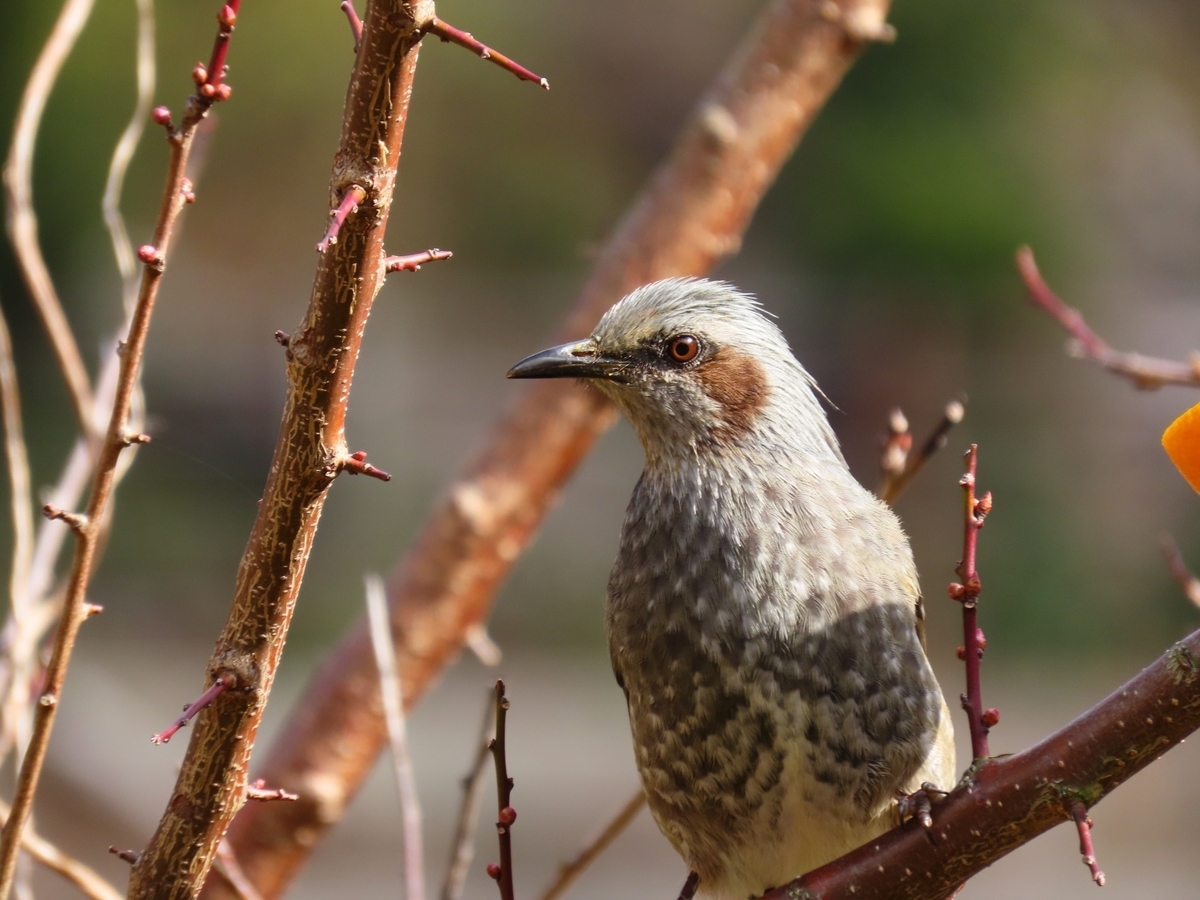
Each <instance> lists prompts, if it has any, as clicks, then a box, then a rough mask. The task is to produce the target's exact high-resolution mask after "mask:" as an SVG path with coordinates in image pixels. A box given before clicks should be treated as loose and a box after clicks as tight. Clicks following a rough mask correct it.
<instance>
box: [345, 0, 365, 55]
mask: <svg viewBox="0 0 1200 900" xmlns="http://www.w3.org/2000/svg"><path fill="white" fill-rule="evenodd" d="M342 12H344V13H345V14H346V19H347V20H348V21H349V22H350V33H351V34H353V35H354V52H355V53H357V52H358V48H359V47H361V46H362V19H360V18H359V17H358V12H357V11H356V10H355V9H354V3H353V2H352V0H342Z"/></svg>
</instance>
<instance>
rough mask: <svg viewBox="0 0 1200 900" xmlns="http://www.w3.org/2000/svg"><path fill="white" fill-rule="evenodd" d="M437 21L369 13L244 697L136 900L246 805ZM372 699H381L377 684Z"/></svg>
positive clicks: (258, 570) (188, 765) (173, 888)
mask: <svg viewBox="0 0 1200 900" xmlns="http://www.w3.org/2000/svg"><path fill="white" fill-rule="evenodd" d="M431 15H432V6H431V4H429V3H428V2H426V0H372V2H370V3H368V5H367V9H366V15H365V19H364V23H363V37H362V46H361V47H360V48H359V52H358V54H357V56H356V58H355V63H354V69H353V74H352V75H351V78H350V86H349V89H348V91H347V95H346V106H345V113H344V117H343V120H342V133H341V139H340V142H339V146H338V150H337V153H336V155H335V157H334V160H335V161H334V171H333V174H332V180H331V184H330V191H329V194H330V196H331V197H334V198H338V200H337V201H336V202H337V203H339V204H340V198H342V197H344V196H345V195H346V194H347V192H349V191H350V190H352V188H353V187H354V186H357V187H360V188H362V190H363V191H364V194H363V198H362V201H361V202H359V203H358V204H357V205H358V212H357V213H356V214H355V215H353V216H352V217H350V218H348V219H346V221H345V222H344V223H343V224H342V227H341V228H340V233H339V234H338V240H337V243H336V244H331V245H329V247H328V248H327V249H326V251H325V252H324V253H322V254H321V256H320V257H319V259H318V262H317V271H316V276H315V278H314V283H313V292H312V297H311V299H310V301H309V306H308V309H307V311H306V313H305V317H304V320H303V321H302V322H301V324H300V326H299V328H298V329H297V330H296V331H295V333H294V334H293V335H292V336H291V338H290V340H289V342H288V352H287V381H288V388H287V397H286V401H285V405H284V410H283V416H282V422H281V424H280V430H279V437H278V440H277V443H276V446H275V453H274V457H273V459H272V462H271V469H270V474H269V476H268V479H267V485H266V488H265V490H264V493H263V497H262V500H261V501H260V504H259V508H258V513H257V516H256V518H255V522H254V526H253V529H252V531H251V533H250V537H249V540H248V542H247V544H246V549H245V552H244V555H243V557H242V561H241V564H240V565H239V568H238V576H237V583H236V587H235V591H234V596H233V601H232V605H231V609H230V612H229V617H228V619H227V620H226V623H225V627H224V629H223V631H222V633H221V635H220V637H219V638H218V640H217V643H216V647H215V649H214V652H213V655H212V657H211V658H210V661H209V665H208V677H210V678H216V677H217V676H218V675H220V674H221V673H223V672H229V673H232V674H233V675H235V676H236V677H237V681H238V687H239V689H238V690H236V691H230V692H227V693H225V694H224V695H223V696H222V697H221V698H220V700H219V701H218V702H217V703H216V704H215V705H214V706H213V707H212V708H211V709H210V710H207V711H206V712H204V713H202V714H201V715H200V716H198V717H197V719H196V722H195V725H194V728H193V730H192V733H191V740H190V742H189V745H188V750H187V754H186V755H185V757H184V760H183V763H182V768H181V770H180V773H179V776H178V779H177V780H176V783H175V788H174V790H173V791H172V793H171V799H170V802H169V803H168V804H167V808H166V810H165V812H164V813H163V816H162V819H161V820H160V822H159V824H158V828H157V829H156V830H155V833H154V836H153V837H152V839H151V841H150V844H149V846H148V847H147V848H146V850H145V852H144V853H143V854H142V855H141V857H140V858H139V860H138V862H137V864H136V865H135V866H134V868H133V872H132V874H131V878H130V887H129V897H130V900H149V898H155V900H163V898H167V900H185V898H191V897H193V896H195V895H196V894H197V893H198V892H199V890H200V887H201V885H202V884H203V883H204V879H205V877H206V876H207V874H208V870H209V867H210V866H211V864H212V860H213V857H214V856H215V854H216V852H217V847H218V845H219V844H220V841H221V839H222V837H223V835H224V834H225V831H226V829H227V828H228V827H229V824H230V822H231V821H232V820H233V818H234V816H235V815H236V814H237V812H238V810H239V809H240V808H241V807H242V806H243V803H244V799H245V777H246V776H245V773H246V770H247V768H248V764H249V759H250V754H251V751H252V749H253V746H254V738H255V736H256V734H257V731H258V727H259V723H260V722H261V719H262V714H263V710H264V708H265V706H266V703H267V698H268V694H269V692H270V689H271V685H272V682H273V680H274V677H275V672H276V668H277V666H278V664H279V659H280V656H281V654H282V652H283V646H284V642H285V641H286V639H287V631H288V626H289V625H290V623H291V617H292V611H293V609H294V605H295V600H296V595H297V593H298V591H299V589H300V584H301V582H302V580H303V576H304V570H305V566H306V563H307V561H308V554H309V552H310V549H311V547H312V542H313V539H314V536H315V534H316V529H317V524H318V521H319V518H320V514H321V510H322V507H323V506H324V502H325V498H326V496H327V495H328V491H329V487H330V485H331V484H332V482H333V479H334V477H335V476H336V474H337V473H338V471H339V470H340V468H341V467H342V463H343V460H346V459H349V458H351V455H350V454H349V452H348V451H347V448H346V440H345V430H344V429H345V417H346V405H347V402H348V398H349V394H350V387H351V384H352V381H353V376H354V369H355V364H356V362H357V359H358V353H359V348H360V346H361V342H362V336H363V332H364V329H365V327H366V321H367V317H368V315H369V314H370V311H371V305H372V302H373V300H374V298H375V295H376V293H377V291H378V289H379V287H380V283H381V279H382V277H383V258H384V255H385V254H384V251H383V237H384V233H385V230H386V228H387V224H388V216H389V212H390V211H391V209H392V208H393V204H392V193H393V188H394V184H395V177H396V165H397V163H398V161H399V158H400V147H401V140H402V137H403V133H404V125H405V120H406V117H407V112H408V102H409V98H410V96H411V93H412V78H413V72H414V70H415V68H416V63H417V51H418V47H419V42H420V25H421V24H422V23H423V22H424V21H426V20H427V19H428V18H429V17H430V16H431ZM217 57H218V54H217V52H216V51H214V59H217ZM205 74H206V79H208V80H207V81H206V83H210V84H211V83H213V81H212V79H213V78H219V74H220V73H219V71H214V67H213V66H211V65H210V70H209V71H208V72H206V73H205ZM217 87H218V88H219V87H221V85H220V84H219V83H218V84H217ZM215 96H220V93H219V91H217V93H216V94H215ZM367 654H368V655H367V656H366V658H365V660H364V661H365V662H366V664H367V666H369V667H370V668H371V669H372V674H374V671H373V670H374V666H373V665H372V662H371V658H370V655H369V654H370V649H369V644H368V645H367ZM406 683H407V680H406ZM372 693H373V694H374V695H375V696H378V685H377V684H376V685H375V686H374V690H373V692H372ZM374 709H377V707H375V708H374ZM264 775H265V778H266V780H267V781H268V782H269V783H270V784H273V785H278V786H279V787H281V788H283V789H286V790H292V791H294V792H295V793H297V794H299V795H300V799H299V800H297V801H296V802H295V803H286V804H284V803H266V804H255V805H253V806H251V807H250V808H249V810H248V811H247V812H248V813H251V814H253V813H257V812H259V811H261V810H263V809H269V808H280V807H284V806H287V807H294V806H305V807H311V805H312V803H313V802H314V799H315V798H313V795H312V792H311V791H310V790H308V789H307V787H306V786H305V785H302V784H298V783H297V782H294V781H291V780H287V779H279V778H276V777H274V775H273V774H270V773H264ZM231 846H232V848H233V851H234V853H235V854H236V856H237V858H238V860H239V861H240V862H241V865H242V868H243V869H244V870H245V871H246V874H247V875H248V876H249V877H250V879H251V881H253V882H255V883H258V881H259V879H258V878H257V877H256V873H255V871H254V867H253V865H252V857H249V856H247V854H246V852H245V850H244V848H242V847H241V846H239V845H238V844H237V843H236V842H233V843H232V844H231ZM260 889H261V885H260Z"/></svg>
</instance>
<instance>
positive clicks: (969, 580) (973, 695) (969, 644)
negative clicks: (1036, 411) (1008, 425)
mask: <svg viewBox="0 0 1200 900" xmlns="http://www.w3.org/2000/svg"><path fill="white" fill-rule="evenodd" d="M978 459H979V448H978V447H977V446H976V445H975V444H972V445H971V449H970V450H968V451H967V454H966V460H967V473H966V474H965V475H963V477H962V479H961V480H960V481H959V484H961V485H962V489H963V501H964V503H963V555H962V561H961V562H960V563H959V564H958V568H957V569H956V570H955V571H956V572H957V573H958V577H959V578H961V579H962V583H961V584H960V583H958V582H954V583H953V584H951V585H950V599H952V600H957V601H958V602H959V603H961V604H962V610H963V646H961V647H959V648H958V653H959V659H961V660H963V661H964V662H965V663H966V667H967V692H966V693H965V694H963V696H962V707H963V709H964V710H965V711H966V713H967V724H968V725H969V726H970V729H971V756H972V758H973V759H975V760H980V759H986V758H987V757H989V756H991V755H992V754H991V751H990V750H989V749H988V730H989V729H990V728H991V727H992V726H993V725H995V724H996V723H997V722H999V721H1000V713H999V712H997V711H996V710H994V709H988V710H985V709H984V708H983V692H982V688H981V686H980V682H979V664H980V662H981V661H982V660H983V651H984V648H985V647H987V641H986V640H985V639H984V636H983V631H982V630H981V629H980V628H979V624H978V621H977V613H978V610H977V607H978V604H979V592H980V590H981V589H982V585H981V584H980V582H979V572H977V571H976V570H975V551H976V548H977V546H978V543H979V530H980V529H981V528H983V521H984V519H985V518H986V517H987V514H988V513H989V512H991V509H992V494H991V491H989V492H988V493H986V494H984V495H983V496H982V497H981V498H979V499H978V500H976V499H975V469H976V465H977V463H978Z"/></svg>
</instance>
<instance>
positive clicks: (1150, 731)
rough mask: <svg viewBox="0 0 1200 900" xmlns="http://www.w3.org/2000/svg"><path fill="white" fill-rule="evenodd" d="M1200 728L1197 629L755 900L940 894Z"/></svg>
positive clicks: (893, 899) (922, 898)
mask: <svg viewBox="0 0 1200 900" xmlns="http://www.w3.org/2000/svg"><path fill="white" fill-rule="evenodd" d="M1197 728H1200V631H1196V632H1194V633H1192V634H1191V635H1189V636H1188V637H1187V638H1185V639H1184V640H1182V641H1180V642H1179V643H1178V644H1176V645H1175V646H1174V647H1172V648H1171V649H1170V650H1168V651H1167V652H1166V653H1165V654H1163V655H1162V657H1160V658H1159V659H1158V660H1156V661H1155V662H1154V663H1152V664H1151V665H1150V666H1149V667H1148V668H1146V669H1145V670H1144V671H1143V672H1142V673H1141V674H1140V675H1138V676H1137V677H1136V678H1134V679H1133V680H1132V681H1129V682H1128V683H1126V684H1125V685H1124V686H1123V687H1120V688H1118V689H1117V690H1116V691H1115V692H1113V693H1112V694H1111V695H1110V696H1109V697H1108V698H1107V699H1105V700H1103V701H1101V702H1100V703H1098V704H1097V705H1096V706H1094V707H1093V708H1092V709H1090V710H1089V711H1088V712H1086V713H1084V714H1083V715H1082V716H1080V717H1079V718H1078V719H1076V720H1075V721H1074V722H1072V723H1071V724H1069V725H1067V726H1066V727H1065V728H1063V729H1062V730H1060V731H1058V732H1057V733H1055V734H1053V735H1051V736H1050V737H1048V738H1046V739H1045V740H1044V741H1042V742H1041V743H1040V744H1038V745H1036V746H1034V747H1031V748H1030V749H1028V750H1024V751H1022V752H1021V753H1017V754H1015V755H1013V756H1004V757H998V758H995V759H988V760H985V761H983V762H982V763H977V764H976V765H975V766H974V767H973V768H972V769H971V770H970V771H969V772H968V774H967V777H966V778H964V780H963V782H961V783H960V784H959V786H958V787H957V788H955V790H954V791H953V792H952V793H951V794H950V795H949V797H947V798H946V799H945V800H944V801H942V802H940V803H937V804H935V805H934V807H933V836H934V838H935V840H932V841H931V840H930V839H929V837H928V836H927V835H926V833H925V830H924V829H923V828H920V827H915V826H913V825H902V826H900V827H899V828H894V829H892V830H891V831H889V832H888V833H887V834H885V835H883V836H882V837H880V838H877V839H876V840H874V841H872V842H871V843H869V844H867V845H865V846H862V847H860V848H858V849H857V850H854V851H853V852H851V853H848V854H846V855H845V856H843V857H841V858H840V859H836V860H834V861H833V862H831V863H829V864H828V865H825V866H822V867H821V868H819V869H817V870H815V871H813V872H810V873H808V874H807V875H805V876H803V877H802V878H797V879H796V880H795V881H792V882H789V883H788V884H786V885H784V886H783V887H780V888H777V889H776V890H773V891H771V892H770V893H768V894H766V895H764V897H763V898H762V900H795V898H806V900H833V898H844V900H942V898H944V897H946V896H948V895H949V894H950V893H951V892H952V891H953V890H954V888H955V887H957V886H958V885H960V884H962V883H963V882H964V881H966V880H967V879H968V878H970V877H971V876H972V875H975V874H977V873H979V872H980V871H982V870H983V869H985V868H987V867H988V866H990V865H991V864H992V863H994V862H995V861H996V860H998V859H1000V858H1001V857H1002V856H1004V855H1006V854H1008V853H1011V852H1012V851H1013V850H1015V849H1017V848H1018V847H1020V846H1021V845H1022V844H1025V843H1027V842H1029V841H1031V840H1033V838H1035V837H1037V836H1038V835H1039V834H1042V833H1043V832H1045V831H1048V830H1049V829H1051V828H1053V827H1054V826H1055V825H1058V824H1060V823H1062V822H1067V821H1070V820H1071V818H1072V807H1073V804H1075V803H1076V802H1080V803H1082V804H1083V805H1084V806H1085V807H1088V808H1091V807H1092V806H1095V805H1096V803H1098V802H1099V801H1100V800H1101V799H1102V798H1103V797H1105V796H1107V795H1108V794H1109V793H1110V792H1111V791H1113V790H1114V789H1115V788H1116V787H1118V786H1119V785H1121V784H1123V783H1124V782H1126V781H1128V780H1129V779H1130V778H1131V777H1133V776H1134V775H1135V774H1137V773H1138V772H1140V771H1141V770H1142V769H1144V768H1145V767H1146V766H1148V765H1149V764H1150V763H1152V762H1154V761H1155V760H1156V759H1158V758H1159V757H1161V756H1162V755H1163V754H1164V753H1166V752H1167V751H1168V750H1170V749H1171V748H1172V747H1174V746H1175V745H1177V744H1179V743H1181V742H1182V741H1183V739H1184V738H1186V737H1187V736H1188V735H1190V734H1191V733H1192V732H1193V731H1195V730H1196V729H1197Z"/></svg>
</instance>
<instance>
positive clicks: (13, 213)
mask: <svg viewBox="0 0 1200 900" xmlns="http://www.w3.org/2000/svg"><path fill="white" fill-rule="evenodd" d="M93 3H94V0H66V3H64V4H63V8H62V12H60V13H59V15H58V21H56V22H55V23H54V30H53V31H52V32H51V33H50V37H49V38H47V39H46V43H45V44H44V45H43V47H42V52H41V54H40V55H39V56H38V59H37V62H36V63H34V66H33V71H32V72H31V73H30V75H29V82H28V83H27V84H26V85H25V93H24V94H22V95H21V105H20V106H19V107H18V108H17V118H16V123H15V124H14V125H13V135H12V144H11V145H10V146H9V151H8V160H7V161H6V162H5V164H4V188H5V198H6V201H7V203H6V209H5V211H6V213H7V215H6V221H7V224H8V237H9V240H11V241H12V245H13V253H14V255H15V256H16V258H17V264H18V265H19V266H20V269H21V275H22V277H23V278H24V279H25V286H26V288H28V290H29V295H30V297H31V298H32V299H33V304H34V306H35V307H36V308H37V311H38V315H39V316H41V319H42V326H43V327H44V328H45V329H46V336H47V337H48V338H49V339H50V344H51V346H52V347H53V348H54V353H55V355H56V356H57V358H58V367H59V369H61V370H62V375H63V378H64V379H65V380H66V383H67V392H68V393H69V394H70V396H71V403H72V405H73V406H74V407H75V416H76V418H77V419H78V420H79V428H80V431H81V432H82V433H83V435H84V436H85V437H86V438H88V439H89V440H91V439H92V438H93V437H95V436H96V432H95V429H94V426H93V421H92V403H93V398H92V387H91V383H90V381H89V380H88V374H87V368H86V367H85V366H84V364H83V357H82V356H81V355H80V353H79V345H78V344H77V343H76V342H75V334H74V332H72V331H71V326H70V324H69V323H68V322H67V317H66V314H65V313H64V312H63V308H62V302H61V301H60V300H59V299H58V293H57V292H56V291H55V290H54V282H53V281H52V280H51V279H50V272H49V270H48V269H47V268H46V260H45V258H44V257H43V256H42V250H41V247H40V245H39V244H38V220H37V213H36V212H35V211H34V208H33V155H34V148H35V147H36V145H37V135H38V130H39V128H40V127H41V122H42V113H43V112H45V109H46V101H47V100H48V99H49V97H50V91H51V89H52V88H53V87H54V82H55V81H57V79H58V73H59V71H60V70H61V69H62V66H63V63H64V62H66V59H67V57H68V56H69V55H70V53H71V50H72V48H74V46H75V41H76V40H77V39H78V37H79V33H80V32H81V31H82V30H83V26H84V25H85V24H86V23H87V20H88V17H89V16H90V15H91V13H92V6H93ZM5 894H7V889H5Z"/></svg>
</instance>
